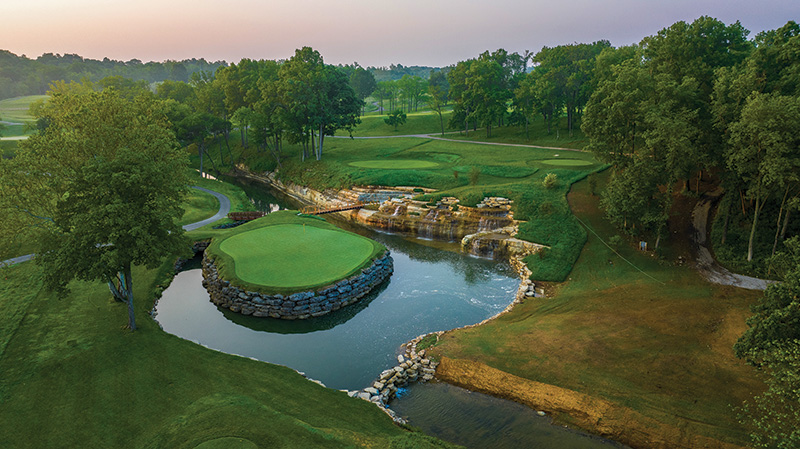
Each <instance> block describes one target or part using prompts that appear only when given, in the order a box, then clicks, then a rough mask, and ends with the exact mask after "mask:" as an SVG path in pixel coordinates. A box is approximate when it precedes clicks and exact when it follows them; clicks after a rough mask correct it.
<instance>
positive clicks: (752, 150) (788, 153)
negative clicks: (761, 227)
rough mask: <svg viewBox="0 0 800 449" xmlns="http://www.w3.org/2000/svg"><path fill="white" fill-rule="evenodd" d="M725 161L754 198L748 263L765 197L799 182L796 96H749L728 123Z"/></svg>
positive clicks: (798, 99)
mask: <svg viewBox="0 0 800 449" xmlns="http://www.w3.org/2000/svg"><path fill="white" fill-rule="evenodd" d="M727 162H728V168H730V169H731V170H732V171H734V172H735V173H737V174H738V175H739V176H740V177H741V178H742V180H743V181H744V182H745V183H746V186H747V187H746V188H747V196H748V198H750V199H752V200H754V201H755V208H754V214H753V223H752V225H751V228H750V240H749V242H748V247H747V261H748V262H749V261H751V260H752V259H753V241H754V239H755V234H756V227H757V224H758V218H759V214H760V212H761V210H762V209H763V207H764V204H765V202H766V200H767V198H768V197H769V196H770V195H772V194H774V193H776V192H783V191H784V190H785V191H786V192H787V193H788V192H789V189H790V188H791V187H792V186H794V185H796V184H797V183H799V182H800V97H788V96H784V95H768V94H760V93H755V94H753V95H752V96H750V97H749V98H748V99H747V102H746V104H745V106H744V108H742V113H741V118H740V119H739V120H738V121H737V122H735V123H733V124H732V125H731V126H730V151H729V152H728V154H727ZM782 207H783V206H782ZM779 220H780V217H779Z"/></svg>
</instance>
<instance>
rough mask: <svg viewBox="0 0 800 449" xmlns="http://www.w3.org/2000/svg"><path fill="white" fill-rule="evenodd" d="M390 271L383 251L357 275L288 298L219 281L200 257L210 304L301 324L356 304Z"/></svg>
mask: <svg viewBox="0 0 800 449" xmlns="http://www.w3.org/2000/svg"><path fill="white" fill-rule="evenodd" d="M393 271H394V262H393V261H392V257H391V255H390V254H389V251H386V252H385V253H384V254H383V255H382V256H380V257H378V258H377V259H375V261H374V262H373V263H372V265H371V266H370V267H368V268H365V269H364V270H362V271H361V272H360V273H358V274H356V275H354V276H351V277H349V278H347V279H342V280H341V281H339V282H336V283H335V284H332V285H329V286H327V287H323V288H321V289H319V290H316V291H305V292H299V293H293V294H291V295H280V294H276V295H269V294H266V293H258V292H251V291H247V290H244V289H243V288H240V287H236V286H235V285H233V284H231V283H230V281H226V280H224V279H222V278H221V277H220V275H219V271H218V270H217V267H216V266H215V265H214V261H213V260H211V259H210V258H209V257H208V255H204V256H203V286H204V287H205V288H206V290H208V294H209V296H210V297H211V302H213V303H214V304H216V305H218V306H220V307H225V308H228V309H230V310H232V311H234V312H238V313H241V314H243V315H253V316H259V317H271V318H282V319H286V320H295V319H299V320H303V319H307V318H311V317H318V316H322V315H325V314H327V313H330V312H333V311H335V310H339V309H341V308H342V307H344V306H347V305H350V304H353V303H354V302H356V301H358V300H359V299H361V298H362V297H364V296H365V295H367V294H368V293H369V292H370V291H372V290H373V289H374V288H375V287H377V286H378V285H379V284H381V283H382V282H383V281H385V280H386V279H388V278H389V276H390V275H391V274H392V272H393Z"/></svg>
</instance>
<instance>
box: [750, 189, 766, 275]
mask: <svg viewBox="0 0 800 449" xmlns="http://www.w3.org/2000/svg"><path fill="white" fill-rule="evenodd" d="M762 207H764V206H763V204H762V201H761V197H760V196H757V197H756V209H755V214H754V215H753V226H752V227H751V228H750V241H749V243H748V244H747V261H748V262H751V261H752V260H753V241H754V240H755V236H756V224H758V213H759V212H760V210H761V208H762Z"/></svg>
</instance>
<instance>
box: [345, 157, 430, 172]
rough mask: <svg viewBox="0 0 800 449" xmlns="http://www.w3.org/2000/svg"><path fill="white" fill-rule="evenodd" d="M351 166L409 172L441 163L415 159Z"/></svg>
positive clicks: (379, 161) (369, 162)
mask: <svg viewBox="0 0 800 449" xmlns="http://www.w3.org/2000/svg"><path fill="white" fill-rule="evenodd" d="M349 165H351V166H353V167H359V168H379V169H383V170H407V169H416V168H435V167H438V166H439V163H437V162H432V161H420V160H414V159H390V160H372V161H356V162H350V164H349Z"/></svg>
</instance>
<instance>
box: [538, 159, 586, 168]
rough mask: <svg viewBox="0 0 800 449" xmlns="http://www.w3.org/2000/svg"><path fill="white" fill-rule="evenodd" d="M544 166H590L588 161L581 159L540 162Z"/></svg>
mask: <svg viewBox="0 0 800 449" xmlns="http://www.w3.org/2000/svg"><path fill="white" fill-rule="evenodd" d="M542 163H543V164H545V165H552V166H555V167H583V166H586V165H592V163H591V162H589V161H584V160H581V159H566V158H564V159H546V160H543V161H542Z"/></svg>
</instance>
